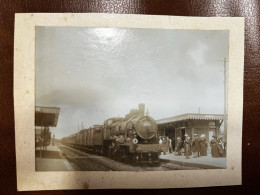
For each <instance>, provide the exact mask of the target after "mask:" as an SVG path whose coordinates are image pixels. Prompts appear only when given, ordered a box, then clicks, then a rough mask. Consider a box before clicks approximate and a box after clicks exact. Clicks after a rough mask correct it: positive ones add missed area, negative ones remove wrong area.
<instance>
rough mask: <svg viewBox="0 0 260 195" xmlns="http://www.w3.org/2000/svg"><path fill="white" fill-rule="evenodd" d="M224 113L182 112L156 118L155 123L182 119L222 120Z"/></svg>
mask: <svg viewBox="0 0 260 195" xmlns="http://www.w3.org/2000/svg"><path fill="white" fill-rule="evenodd" d="M223 118H224V115H223V114H192V113H187V114H182V115H178V116H174V117H170V118H164V119H159V120H156V123H157V124H158V125H159V124H164V123H173V122H177V121H183V120H213V121H214V120H223Z"/></svg>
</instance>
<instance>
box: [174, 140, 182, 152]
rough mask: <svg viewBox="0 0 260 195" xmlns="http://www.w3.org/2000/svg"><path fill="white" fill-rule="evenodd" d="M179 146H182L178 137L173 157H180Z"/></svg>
mask: <svg viewBox="0 0 260 195" xmlns="http://www.w3.org/2000/svg"><path fill="white" fill-rule="evenodd" d="M181 145H182V141H181V138H180V137H178V138H177V143H176V148H175V155H178V156H180V155H181Z"/></svg>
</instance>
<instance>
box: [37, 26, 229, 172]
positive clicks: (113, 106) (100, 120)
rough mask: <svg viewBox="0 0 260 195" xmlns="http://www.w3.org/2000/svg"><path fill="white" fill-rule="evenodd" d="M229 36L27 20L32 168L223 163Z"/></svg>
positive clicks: (173, 167)
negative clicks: (32, 57) (31, 34)
mask: <svg viewBox="0 0 260 195" xmlns="http://www.w3.org/2000/svg"><path fill="white" fill-rule="evenodd" d="M228 37H229V31H227V30H208V31H207V30H175V29H141V28H87V27H36V47H35V48H36V61H35V68H36V70H35V71H36V76H35V79H36V117H35V122H36V128H35V140H36V161H35V162H36V171H59V170H62V171H69V170H79V171H109V170H116V171H135V170H138V171H148V170H166V171H167V170H178V169H180V170H182V169H183V170H185V169H203V168H226V149H227V144H226V143H227V140H226V132H227V129H226V125H225V122H226V120H225V116H226V115H225V111H226V109H225V108H226V106H225V103H226V86H227V80H228V79H227V78H226V77H227V75H228V73H227V72H228V71H227V70H228V63H227V58H228V43H229V38H228ZM85 153H86V154H85ZM58 159H59V160H58ZM93 159H95V160H94V161H93ZM99 161H101V164H100V163H99ZM55 163H56V164H55Z"/></svg>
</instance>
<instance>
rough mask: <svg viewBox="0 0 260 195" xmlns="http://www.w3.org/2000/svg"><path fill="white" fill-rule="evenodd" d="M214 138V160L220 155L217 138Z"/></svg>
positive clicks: (212, 147) (212, 144) (212, 150)
mask: <svg viewBox="0 0 260 195" xmlns="http://www.w3.org/2000/svg"><path fill="white" fill-rule="evenodd" d="M212 137H213V139H212V140H211V141H210V147H211V155H212V157H213V158H219V157H220V153H219V149H218V142H217V137H216V136H215V135H213V136H212Z"/></svg>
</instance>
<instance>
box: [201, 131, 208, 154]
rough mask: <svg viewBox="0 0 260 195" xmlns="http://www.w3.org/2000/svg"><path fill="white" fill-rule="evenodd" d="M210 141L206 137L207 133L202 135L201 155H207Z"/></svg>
mask: <svg viewBox="0 0 260 195" xmlns="http://www.w3.org/2000/svg"><path fill="white" fill-rule="evenodd" d="M207 148H208V142H207V140H206V139H205V135H204V134H203V135H201V136H200V155H201V156H207Z"/></svg>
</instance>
